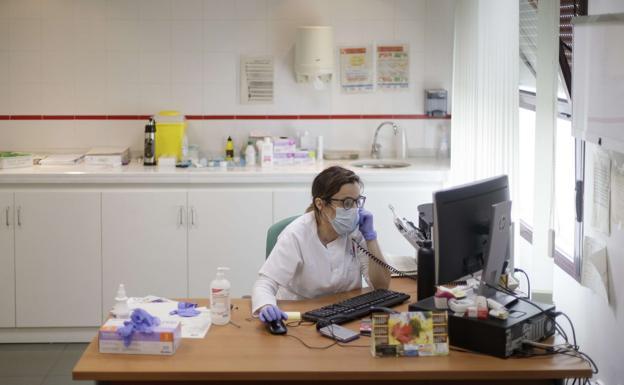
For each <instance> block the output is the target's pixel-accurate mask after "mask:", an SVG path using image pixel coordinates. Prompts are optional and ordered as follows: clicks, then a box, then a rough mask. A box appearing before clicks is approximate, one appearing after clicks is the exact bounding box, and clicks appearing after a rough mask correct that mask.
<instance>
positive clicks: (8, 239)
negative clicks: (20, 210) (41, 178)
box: [0, 192, 15, 328]
mask: <svg viewBox="0 0 624 385" xmlns="http://www.w3.org/2000/svg"><path fill="white" fill-rule="evenodd" d="M0 210H2V211H0V214H1V216H0V327H3V328H9V327H15V258H14V254H13V252H14V249H13V239H14V238H13V234H14V232H13V229H14V226H13V224H14V220H13V193H12V192H0Z"/></svg>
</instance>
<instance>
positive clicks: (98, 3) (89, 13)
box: [74, 0, 108, 20]
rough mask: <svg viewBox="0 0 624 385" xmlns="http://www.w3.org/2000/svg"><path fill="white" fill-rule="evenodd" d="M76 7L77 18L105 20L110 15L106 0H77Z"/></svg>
mask: <svg viewBox="0 0 624 385" xmlns="http://www.w3.org/2000/svg"><path fill="white" fill-rule="evenodd" d="M74 7H75V8H74V14H75V16H76V20H96V19H99V20H103V19H106V17H107V15H108V4H107V2H106V1H105V0H77V1H76V4H75V6H74Z"/></svg>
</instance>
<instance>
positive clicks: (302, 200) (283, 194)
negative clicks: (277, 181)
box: [273, 186, 312, 223]
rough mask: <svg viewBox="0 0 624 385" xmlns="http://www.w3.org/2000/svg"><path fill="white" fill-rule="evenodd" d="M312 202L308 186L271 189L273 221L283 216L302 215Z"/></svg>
mask: <svg viewBox="0 0 624 385" xmlns="http://www.w3.org/2000/svg"><path fill="white" fill-rule="evenodd" d="M311 203H312V192H311V190H310V186H308V187H305V188H303V187H301V188H279V189H274V190H273V223H276V222H279V221H281V220H282V219H284V218H288V217H292V216H295V215H302V214H303V213H305V211H306V209H307V208H308V206H310V204H311Z"/></svg>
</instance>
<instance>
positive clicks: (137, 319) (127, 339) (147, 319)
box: [117, 309, 160, 347]
mask: <svg viewBox="0 0 624 385" xmlns="http://www.w3.org/2000/svg"><path fill="white" fill-rule="evenodd" d="M158 325H160V319H158V317H154V316H152V315H151V314H150V313H148V312H146V311H145V310H143V309H134V310H133V311H132V314H131V315H130V321H124V326H122V327H120V328H119V329H117V334H118V335H119V336H120V337H121V338H123V340H124V346H126V347H128V346H129V345H130V343H131V342H132V336H133V335H134V332H140V333H145V334H152V333H153V332H154V327H155V326H158Z"/></svg>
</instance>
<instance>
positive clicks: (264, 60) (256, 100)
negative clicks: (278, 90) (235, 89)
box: [240, 56, 274, 104]
mask: <svg viewBox="0 0 624 385" xmlns="http://www.w3.org/2000/svg"><path fill="white" fill-rule="evenodd" d="M273 72H274V71H273V57H271V56H241V60H240V100H241V104H271V103H273V88H274V84H273Z"/></svg>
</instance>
